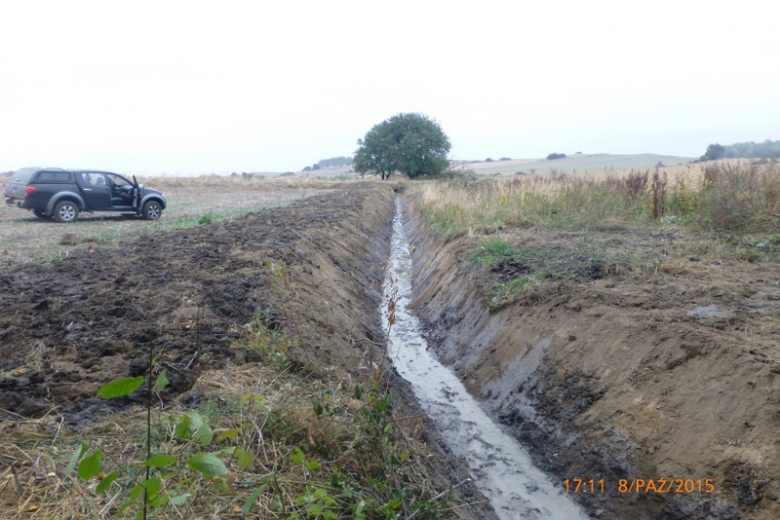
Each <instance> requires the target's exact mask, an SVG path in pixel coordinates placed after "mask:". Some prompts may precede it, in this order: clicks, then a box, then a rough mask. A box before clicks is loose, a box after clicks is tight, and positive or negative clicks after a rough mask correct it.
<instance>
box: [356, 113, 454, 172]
mask: <svg viewBox="0 0 780 520" xmlns="http://www.w3.org/2000/svg"><path fill="white" fill-rule="evenodd" d="M450 146H451V145H450V140H449V139H448V138H447V136H446V134H445V133H444V132H443V131H442V129H441V127H440V126H439V124H438V123H437V122H436V121H434V120H432V119H429V118H428V117H427V116H425V115H423V114H397V115H395V116H393V117H391V118H390V119H387V120H385V121H382V122H381V123H379V124H378V125H375V126H374V127H373V128H372V129H371V130H369V131H368V133H367V134H366V136H365V137H364V138H363V139H358V149H357V150H355V161H354V166H355V171H356V172H358V173H369V172H370V173H375V174H377V175H379V176H380V177H381V178H382V180H385V179H387V178H388V177H390V174H391V173H393V172H400V173H403V174H405V175H407V176H409V177H410V178H414V177H420V176H423V175H430V176H435V175H440V174H441V173H443V172H444V171H445V170H446V169H447V166H449V161H447V152H449V151H450Z"/></svg>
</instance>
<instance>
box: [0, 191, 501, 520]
mask: <svg viewBox="0 0 780 520" xmlns="http://www.w3.org/2000/svg"><path fill="white" fill-rule="evenodd" d="M394 196H395V194H394V191H393V188H392V186H391V185H389V184H386V183H356V184H350V185H339V186H337V187H336V188H335V189H333V190H331V191H330V192H328V193H325V194H321V195H317V196H312V197H310V198H307V199H305V200H302V201H298V202H295V203H294V204H292V205H291V206H288V207H284V208H276V209H269V210H266V211H263V212H261V213H256V214H250V215H247V216H244V217H240V218H236V219H234V220H232V221H230V222H226V223H219V224H211V225H203V226H197V227H193V228H190V229H184V230H179V231H171V232H154V231H149V232H145V233H143V234H141V235H140V236H138V237H134V238H133V240H129V241H126V242H120V243H119V244H118V245H117V246H115V247H113V246H112V247H108V246H106V247H102V246H101V245H99V244H95V243H88V244H83V245H81V246H80V247H76V248H75V249H73V250H71V251H70V252H69V256H68V258H67V259H65V260H62V261H54V262H51V263H47V264H40V263H28V264H24V265H21V266H17V267H13V268H9V269H6V270H4V271H3V272H2V274H0V395H2V403H0V420H2V421H16V420H20V419H24V418H35V417H41V416H43V415H48V416H49V417H55V418H56V419H57V420H58V421H61V422H62V425H63V427H64V428H67V429H70V430H78V429H80V428H82V427H84V426H85V425H88V424H92V423H94V422H95V421H98V420H100V419H101V418H102V417H103V416H104V414H106V413H107V412H117V413H122V411H123V410H124V409H125V408H127V407H128V406H129V405H131V404H132V403H131V400H130V399H129V398H123V399H124V400H119V401H118V402H115V401H102V400H99V399H98V398H97V397H96V392H97V390H98V388H99V387H100V386H101V385H103V384H105V383H106V382H108V381H110V380H113V379H115V378H118V377H124V376H136V375H139V374H142V373H144V371H145V370H146V369H145V366H146V358H147V353H148V351H149V348H150V346H151V347H153V348H155V349H159V348H163V347H164V350H163V355H162V358H161V360H160V362H161V364H162V366H163V367H164V368H166V369H167V373H168V378H169V379H170V381H171V385H170V387H168V388H167V389H166V390H165V393H164V395H163V398H164V399H166V400H172V399H176V398H177V396H181V395H186V393H187V392H188V391H189V390H190V388H191V387H192V385H193V383H194V382H195V381H196V380H197V379H198V377H200V376H201V375H203V374H204V373H205V372H206V371H208V370H212V369H218V368H220V367H222V366H225V365H226V364H241V363H244V362H251V361H253V360H252V359H251V356H249V355H248V354H239V353H237V352H236V351H235V350H234V349H231V348H230V342H231V339H232V338H233V337H234V336H235V335H236V331H237V330H238V329H240V328H241V327H242V326H243V325H244V324H246V323H247V322H250V321H252V320H260V321H262V322H263V324H264V325H265V326H266V327H268V328H269V329H283V330H284V329H287V330H289V329H291V328H292V329H294V330H295V331H296V334H298V335H299V336H300V337H302V338H303V340H304V341H302V343H301V347H300V348H299V349H298V350H296V351H292V352H290V355H291V357H293V358H294V359H297V360H299V361H300V362H301V363H307V364H309V365H311V366H318V367H322V368H327V367H333V366H336V367H338V368H339V369H343V370H346V371H351V372H353V373H357V372H358V371H359V370H360V369H361V367H366V366H372V362H373V361H375V360H379V359H381V357H382V352H381V350H380V348H379V347H378V346H381V345H382V344H383V337H384V336H383V331H382V330H381V325H380V317H379V312H378V309H379V305H380V302H381V300H382V294H381V285H380V284H381V281H382V277H383V271H382V267H383V265H384V263H385V262H386V259H387V255H388V253H389V247H390V241H389V237H390V233H391V221H392V215H393V211H394V209H393V197H394ZM50 225H51V226H57V224H50ZM396 383H397V385H396V390H395V393H396V395H397V400H398V403H400V405H401V406H403V407H405V410H407V412H408V414H412V415H413V414H414V413H419V412H417V411H415V409H414V404H413V399H412V398H411V397H410V395H409V393H408V390H407V389H406V388H405V387H404V385H403V384H401V383H400V382H398V381H396ZM410 410H411V411H410ZM424 436H425V438H426V440H428V441H429V443H430V444H431V446H432V448H433V452H432V456H431V458H430V460H431V464H432V465H433V467H434V472H435V473H438V474H439V475H440V476H439V477H437V479H438V482H435V484H436V485H440V486H441V488H442V489H445V490H446V489H447V487H448V485H451V484H454V483H457V482H460V481H461V480H463V479H465V473H464V471H463V469H461V468H460V466H459V464H457V463H456V462H453V461H452V460H449V459H447V457H446V456H445V455H444V453H443V451H441V449H440V448H439V447H438V440H437V437H436V435H435V433H434V432H432V431H427V433H425V434H424ZM459 493H460V498H459V500H461V501H469V502H479V501H480V500H482V498H481V496H479V495H478V493H477V492H476V491H474V489H473V488H472V487H470V486H468V485H464V486H462V487H460V488H459ZM484 508H485V506H484V504H483V505H477V506H474V507H473V508H472V507H469V506H463V505H461V507H459V508H458V509H457V511H458V512H459V513H460V514H461V515H462V516H463V517H464V518H490V517H491V513H490V512H489V511H488V510H486V509H484Z"/></svg>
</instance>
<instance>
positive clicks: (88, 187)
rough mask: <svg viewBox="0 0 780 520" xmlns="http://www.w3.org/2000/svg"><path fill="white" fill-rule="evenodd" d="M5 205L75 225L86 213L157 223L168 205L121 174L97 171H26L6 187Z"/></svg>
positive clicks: (44, 169)
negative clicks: (111, 213)
mask: <svg viewBox="0 0 780 520" xmlns="http://www.w3.org/2000/svg"><path fill="white" fill-rule="evenodd" d="M5 202H6V204H8V205H10V206H16V207H19V208H22V209H27V210H31V211H32V212H33V213H34V214H35V215H36V216H37V217H39V218H42V219H54V220H56V221H57V222H63V223H67V222H75V221H76V219H77V218H78V216H79V213H80V212H82V211H86V212H88V213H95V212H115V213H119V214H121V215H123V216H126V217H135V216H141V217H143V218H144V219H146V220H157V219H159V218H160V216H161V215H162V212H163V210H164V209H165V207H166V205H167V201H166V199H165V197H164V196H163V194H162V193H161V192H159V191H157V190H153V189H150V188H147V187H145V186H144V185H143V184H138V182H137V181H136V179H135V176H134V177H133V180H132V181H130V180H128V179H126V178H125V177H122V176H121V175H119V174H116V173H111V172H104V171H95V170H65V169H62V168H22V169H21V170H18V171H16V172H15V173H13V174H12V175H11V177H10V179H9V180H8V182H7V184H6V186H5Z"/></svg>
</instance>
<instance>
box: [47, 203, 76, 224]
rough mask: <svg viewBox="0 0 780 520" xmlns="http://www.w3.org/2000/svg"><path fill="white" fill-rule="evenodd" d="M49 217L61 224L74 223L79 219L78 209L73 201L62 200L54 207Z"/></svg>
mask: <svg viewBox="0 0 780 520" xmlns="http://www.w3.org/2000/svg"><path fill="white" fill-rule="evenodd" d="M51 216H52V218H54V220H56V221H57V222H62V223H63V224H67V223H69V222H75V221H76V219H77V218H79V207H78V206H77V205H76V203H75V202H73V201H70V200H63V201H62V202H58V203H57V205H56V206H54V212H53V213H52V214H51Z"/></svg>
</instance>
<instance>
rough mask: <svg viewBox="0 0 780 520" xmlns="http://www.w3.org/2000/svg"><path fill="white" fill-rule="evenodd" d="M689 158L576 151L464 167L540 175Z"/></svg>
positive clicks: (480, 171)
mask: <svg viewBox="0 0 780 520" xmlns="http://www.w3.org/2000/svg"><path fill="white" fill-rule="evenodd" d="M691 159H693V157H678V156H674V155H657V154H652V153H646V154H625V155H620V154H608V153H599V154H579V155H569V156H567V157H566V158H565V159H555V160H553V161H548V160H547V159H512V160H509V161H497V160H494V161H491V162H484V161H481V162H472V163H468V164H466V165H465V166H464V167H465V168H467V169H472V170H474V171H475V172H476V173H478V174H496V173H501V174H516V173H517V172H523V173H525V174H529V175H530V174H536V175H544V174H549V173H551V172H553V171H556V172H561V173H573V172H578V173H585V172H588V173H598V172H613V173H619V172H623V171H627V170H632V169H633V170H645V169H649V168H655V167H656V165H658V163H659V162H660V163H663V164H664V165H665V166H666V167H679V166H684V165H685V164H687V163H688V162H689V161H690V160H691Z"/></svg>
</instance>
